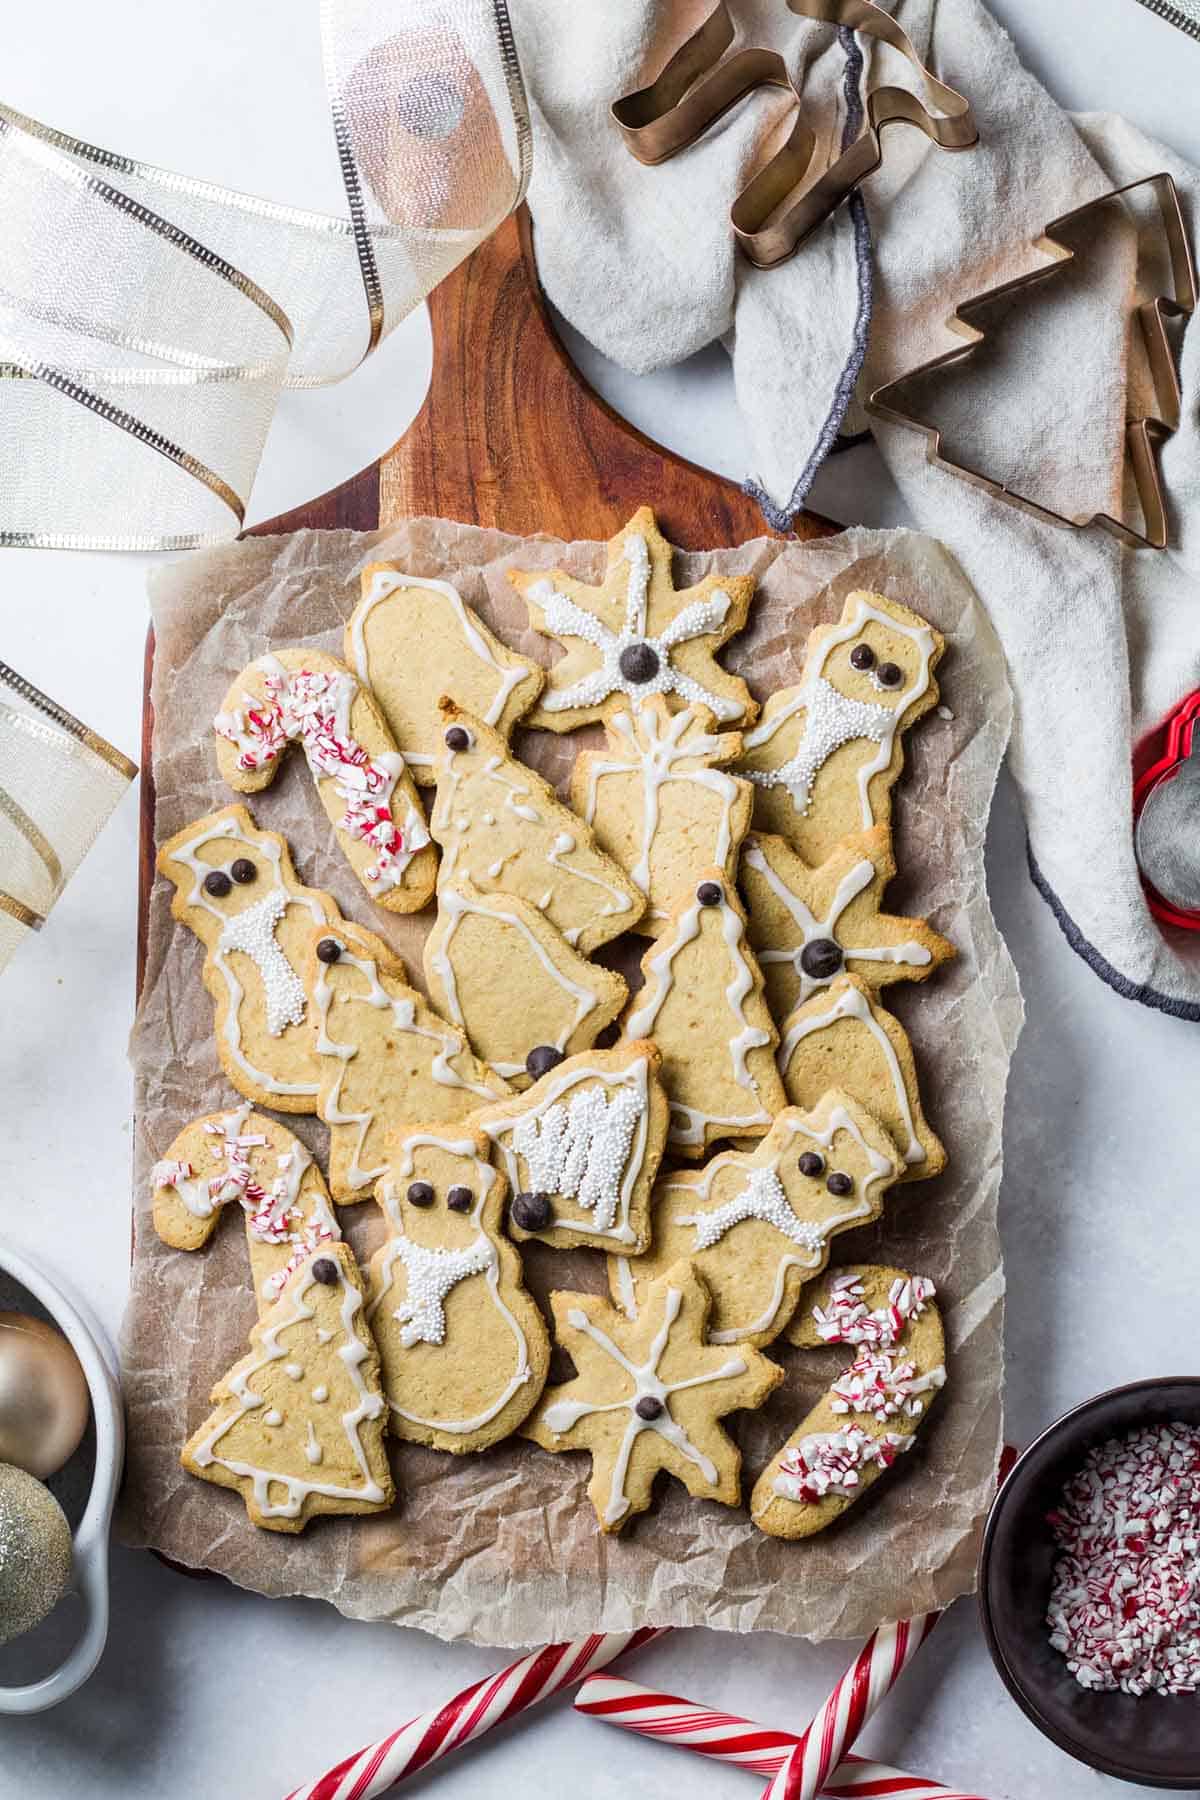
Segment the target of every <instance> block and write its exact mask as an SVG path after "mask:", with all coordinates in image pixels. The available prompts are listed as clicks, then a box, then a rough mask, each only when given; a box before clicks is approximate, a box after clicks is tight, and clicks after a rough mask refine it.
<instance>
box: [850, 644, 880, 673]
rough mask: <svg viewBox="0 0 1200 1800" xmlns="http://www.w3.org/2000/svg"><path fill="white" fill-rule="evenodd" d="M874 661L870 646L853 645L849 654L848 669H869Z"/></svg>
mask: <svg viewBox="0 0 1200 1800" xmlns="http://www.w3.org/2000/svg"><path fill="white" fill-rule="evenodd" d="M874 661H875V652H874V651H873V650H872V648H871V646H870V644H855V646H854V648H853V650H852V651H851V652H850V667H851V668H852V669H869V668H870V667H871V665H872V663H873V662H874Z"/></svg>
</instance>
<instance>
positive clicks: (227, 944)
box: [158, 806, 342, 1113]
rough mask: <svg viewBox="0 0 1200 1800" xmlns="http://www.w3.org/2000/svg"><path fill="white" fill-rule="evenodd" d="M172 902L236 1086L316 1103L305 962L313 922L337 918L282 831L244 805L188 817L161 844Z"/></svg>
mask: <svg viewBox="0 0 1200 1800" xmlns="http://www.w3.org/2000/svg"><path fill="white" fill-rule="evenodd" d="M158 869H159V873H160V874H162V875H165V876H166V878H167V880H168V881H170V882H171V883H172V884H173V885H174V888H175V892H174V894H173V895H172V897H171V911H172V913H173V914H174V916H175V917H176V918H177V919H179V920H180V921H181V922H182V923H183V924H185V925H188V926H190V928H191V929H192V930H193V931H194V932H195V934H196V936H197V937H198V938H199V939H200V941H201V943H202V944H203V945H204V950H205V957H204V985H205V987H206V988H207V989H208V991H209V993H210V994H211V995H212V998H213V1002H214V1004H215V1006H216V1010H217V1018H216V1026H217V1054H218V1056H219V1057H220V1059H221V1067H222V1068H223V1069H224V1071H225V1074H226V1076H227V1078H228V1079H229V1080H230V1081H231V1082H232V1083H233V1085H234V1087H235V1088H236V1089H237V1091H238V1093H239V1094H244V1095H245V1096H246V1098H247V1100H253V1101H254V1102H255V1103H256V1104H258V1105H261V1106H270V1107H273V1108H274V1109H275V1111H276V1112H288V1113H311V1112H315V1111H316V1108H317V1091H318V1087H319V1084H320V1078H321V1069H320V1064H319V1061H318V1058H317V1053H316V1047H315V1044H314V1040H313V1034H312V1031H311V1029H310V1027H309V1023H308V996H307V992H306V990H305V985H304V972H305V968H306V965H307V961H308V945H309V938H310V935H311V932H312V928H313V926H314V924H315V925H339V924H340V923H341V922H342V915H341V913H340V912H339V911H338V909H337V905H336V904H335V902H334V901H333V900H332V899H331V898H330V896H329V895H328V894H325V893H322V892H321V891H320V890H319V889H318V888H310V887H305V886H304V885H303V883H302V882H301V881H300V880H299V879H298V877H297V875H296V871H295V869H294V868H293V867H292V859H291V856H290V854H289V852H288V847H287V844H286V843H285V841H284V840H283V838H281V837H280V836H279V834H278V832H274V831H260V830H259V829H258V827H257V826H256V825H255V823H254V820H253V819H252V818H251V817H250V814H249V813H248V812H247V811H246V808H245V807H244V806H226V807H223V808H222V809H221V811H220V812H215V813H209V815H208V817H207V818H204V819H196V820H195V821H194V822H193V823H192V824H191V825H185V826H184V828H183V830H182V831H177V832H176V833H175V835H174V837H171V838H168V839H167V841H166V843H165V844H164V845H163V846H162V848H161V850H160V851H159V853H158Z"/></svg>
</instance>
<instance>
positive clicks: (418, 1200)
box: [407, 1181, 433, 1206]
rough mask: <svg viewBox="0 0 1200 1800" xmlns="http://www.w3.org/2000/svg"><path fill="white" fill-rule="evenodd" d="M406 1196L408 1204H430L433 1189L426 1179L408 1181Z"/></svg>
mask: <svg viewBox="0 0 1200 1800" xmlns="http://www.w3.org/2000/svg"><path fill="white" fill-rule="evenodd" d="M407 1198H408V1202H409V1204H410V1206H432V1205H433V1189H432V1188H431V1187H430V1185H429V1183H428V1182H427V1181H410V1182H409V1184H408V1196H407Z"/></svg>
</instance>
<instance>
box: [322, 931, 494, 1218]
mask: <svg viewBox="0 0 1200 1800" xmlns="http://www.w3.org/2000/svg"><path fill="white" fill-rule="evenodd" d="M404 977H405V969H404V964H403V963H402V962H401V960H400V958H399V957H398V956H396V955H395V954H394V953H393V952H392V951H391V950H390V949H389V948H388V946H387V945H386V944H385V943H384V942H383V941H382V940H381V939H380V938H377V937H375V936H374V934H373V933H372V932H369V931H365V930H364V929H363V928H362V926H360V925H354V926H349V925H346V924H345V923H343V924H341V925H339V926H338V927H337V929H336V930H329V931H317V932H315V933H314V934H313V937H312V941H311V944H310V947H309V963H308V987H309V992H310V993H311V996H312V1001H311V1008H312V1017H313V1024H314V1028H315V1033H316V1047H317V1055H318V1059H319V1063H320V1070H321V1086H320V1092H319V1094H318V1097H317V1112H318V1114H319V1116H320V1117H321V1118H322V1119H323V1120H324V1121H325V1123H326V1124H327V1125H328V1127H329V1185H330V1187H331V1188H332V1189H333V1194H334V1197H335V1199H337V1200H339V1201H342V1202H345V1201H348V1200H365V1199H366V1198H367V1197H368V1195H369V1194H370V1192H371V1189H372V1187H373V1186H374V1183H375V1181H376V1179H377V1178H378V1177H379V1176H380V1175H382V1174H383V1172H384V1168H385V1167H386V1163H387V1153H386V1150H385V1142H386V1139H387V1135H388V1133H389V1132H391V1131H394V1130H396V1129H398V1128H399V1127H400V1126H401V1125H405V1124H408V1123H409V1122H411V1121H412V1120H413V1119H427V1120H429V1121H431V1122H432V1123H436V1124H443V1123H447V1122H453V1121H455V1120H458V1119H464V1118H466V1116H467V1115H468V1113H472V1112H475V1111H477V1110H478V1108H479V1107H480V1106H481V1105H483V1104H486V1103H487V1102H488V1101H489V1100H496V1099H498V1098H500V1097H501V1096H502V1095H504V1094H508V1093H511V1091H512V1090H511V1088H510V1087H509V1085H508V1083H507V1082H506V1081H504V1080H503V1079H502V1078H501V1077H500V1076H499V1075H497V1074H496V1072H495V1070H494V1069H490V1068H488V1067H487V1065H486V1064H485V1063H482V1062H480V1060H479V1058H478V1057H477V1056H476V1055H475V1053H474V1051H473V1050H472V1049H471V1047H470V1045H469V1044H468V1042H467V1039H466V1037H465V1036H464V1034H463V1032H462V1031H461V1030H459V1028H458V1027H457V1026H455V1025H448V1024H447V1023H446V1021H445V1019H440V1018H439V1017H438V1015H437V1013H436V1012H434V1010H433V1008H432V1007H431V1006H429V1005H428V1004H427V1002H426V1001H425V1000H424V999H422V997H421V995H420V994H418V993H417V991H416V989H415V988H411V987H409V986H408V984H407V982H406V981H405V978H404Z"/></svg>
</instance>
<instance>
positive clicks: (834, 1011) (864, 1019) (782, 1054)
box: [776, 951, 925, 1168]
mask: <svg viewBox="0 0 1200 1800" xmlns="http://www.w3.org/2000/svg"><path fill="white" fill-rule="evenodd" d="M853 954H855V955H857V951H855V952H854V953H853ZM838 1019H857V1020H858V1022H859V1023H860V1024H861V1025H865V1026H866V1028H867V1030H868V1031H869V1032H870V1034H871V1036H872V1037H873V1038H874V1040H875V1042H876V1044H877V1045H878V1047H879V1051H880V1054H881V1055H882V1057H883V1060H884V1062H885V1064H886V1066H887V1072H888V1078H889V1080H890V1081H891V1084H892V1093H893V1095H894V1097H895V1101H896V1108H897V1111H898V1112H899V1114H900V1117H901V1119H902V1120H903V1123H904V1129H905V1130H906V1131H907V1132H908V1143H907V1144H906V1145H904V1146H902V1149H903V1152H904V1160H905V1162H906V1163H907V1164H908V1165H909V1167H910V1168H914V1167H916V1165H917V1164H918V1163H923V1162H924V1161H925V1149H924V1146H923V1145H922V1144H921V1142H920V1140H919V1139H918V1137H917V1127H916V1121H915V1120H914V1118H913V1112H912V1106H911V1104H910V1103H909V1098H908V1089H907V1088H906V1086H905V1085H904V1074H903V1071H902V1070H901V1067H900V1059H899V1057H898V1056H897V1055H896V1051H895V1048H894V1046H893V1044H892V1040H891V1038H889V1036H888V1034H887V1032H886V1031H885V1030H884V1029H883V1026H882V1025H881V1024H880V1023H879V1021H878V1019H876V1017H875V1015H874V1013H873V1012H872V1011H871V1005H870V1002H869V1001H868V999H867V996H866V995H865V994H864V993H862V992H861V991H860V989H858V988H855V987H848V988H846V990H845V991H844V992H843V993H841V994H839V995H838V997H837V999H836V1000H835V1001H834V1002H833V1004H832V1005H831V1006H830V1007H829V1008H828V1009H827V1010H826V1011H825V1012H821V1013H813V1014H812V1015H811V1016H810V1017H809V1018H807V1019H796V1020H794V1021H793V1023H792V1024H791V1025H789V1026H788V1028H787V1030H786V1032H785V1033H784V1037H783V1042H782V1043H781V1044H780V1046H779V1052H778V1056H777V1058H776V1061H777V1064H778V1068H779V1073H780V1075H781V1076H783V1077H784V1078H785V1079H786V1076H787V1071H788V1065H789V1064H790V1062H791V1060H792V1057H793V1056H794V1055H795V1053H796V1050H797V1048H798V1047H799V1045H800V1044H802V1043H803V1042H804V1040H805V1038H807V1037H811V1036H812V1034H813V1032H815V1031H823V1030H824V1029H825V1028H826V1026H828V1025H832V1024H834V1023H835V1022H836V1021H837V1020H838Z"/></svg>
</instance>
